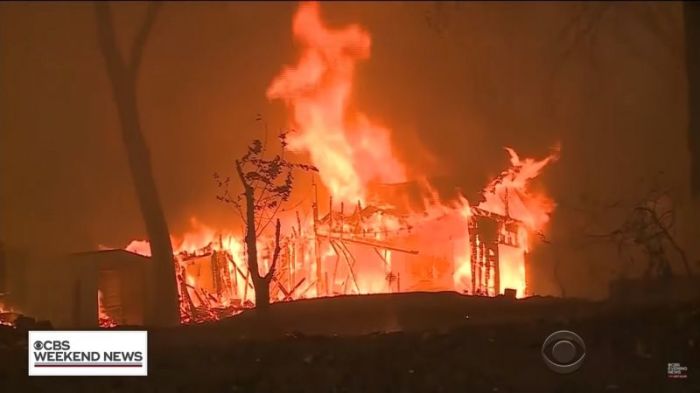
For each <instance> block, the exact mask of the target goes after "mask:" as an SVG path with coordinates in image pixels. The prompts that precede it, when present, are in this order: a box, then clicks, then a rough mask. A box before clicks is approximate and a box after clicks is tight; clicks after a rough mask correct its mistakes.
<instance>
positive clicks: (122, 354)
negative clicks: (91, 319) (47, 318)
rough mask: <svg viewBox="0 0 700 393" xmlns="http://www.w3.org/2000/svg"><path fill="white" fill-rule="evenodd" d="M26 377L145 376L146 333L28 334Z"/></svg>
mask: <svg viewBox="0 0 700 393" xmlns="http://www.w3.org/2000/svg"><path fill="white" fill-rule="evenodd" d="M27 347H28V351H29V369H28V372H29V375H30V376H35V375H36V376H39V375H45V376H56V375H65V376H107V375H109V376H111V375H117V376H121V375H131V376H133V375H136V376H146V375H148V332H146V331H30V332H29V338H28V345H27Z"/></svg>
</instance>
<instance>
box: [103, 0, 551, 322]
mask: <svg viewBox="0 0 700 393" xmlns="http://www.w3.org/2000/svg"><path fill="white" fill-rule="evenodd" d="M293 33H294V37H295V39H296V40H297V41H298V43H299V44H300V45H301V54H300V58H299V60H298V62H297V64H296V65H295V66H290V67H286V68H285V69H284V70H283V71H282V72H281V73H280V74H279V75H278V76H277V77H276V78H275V79H274V80H273V81H272V83H271V85H270V87H269V89H268V90H267V97H268V98H269V99H282V100H283V101H284V102H285V103H286V104H287V106H288V107H289V109H290V111H291V115H292V116H291V117H292V119H291V122H292V123H293V126H294V129H295V130H296V132H294V133H292V134H290V135H289V136H288V142H289V144H288V146H287V148H288V149H290V150H292V151H296V152H305V153H308V155H309V158H310V160H311V162H312V164H313V165H314V166H316V167H317V168H318V169H319V175H320V178H321V181H322V182H323V185H324V186H325V187H326V188H327V189H328V190H329V192H330V195H331V196H332V203H331V202H330V201H329V203H328V205H327V206H329V207H330V209H329V211H328V212H327V213H326V214H321V213H319V212H317V211H314V217H313V218H311V219H306V220H301V219H297V221H296V222H294V223H289V222H287V223H285V224H284V228H285V231H284V232H285V234H284V235H283V239H282V240H281V243H282V244H281V248H282V254H283V255H282V257H281V261H282V262H280V263H279V264H278V266H277V270H276V274H275V276H274V280H273V281H272V285H271V288H270V298H271V300H272V301H288V300H296V299H302V298H309V297H319V296H335V295H345V294H360V293H383V292H386V293H391V292H406V291H444V290H454V291H458V292H460V293H469V294H478V295H488V296H495V295H497V294H500V293H503V291H504V290H505V289H506V288H513V289H516V290H517V296H518V297H523V296H525V295H526V294H527V293H526V291H527V289H528V288H526V282H527V280H526V276H527V269H526V263H525V256H526V254H527V252H528V247H530V246H531V245H530V244H528V236H527V234H528V233H531V232H539V231H542V230H544V228H545V226H546V224H547V223H548V221H549V218H550V215H551V213H552V212H553V210H554V208H555V204H554V202H553V201H552V200H551V199H550V198H549V197H547V196H546V195H544V194H542V193H537V192H533V191H532V190H531V189H530V182H531V180H532V179H534V178H536V177H537V176H538V175H539V174H540V172H541V171H542V170H543V168H544V167H545V166H547V165H548V164H549V163H551V162H553V161H555V160H556V159H557V157H558V149H557V151H555V153H553V154H552V155H550V156H548V157H546V158H544V159H542V160H535V159H531V158H525V159H521V158H520V157H519V156H518V155H517V154H516V152H515V151H514V150H513V149H510V148H507V149H506V150H507V152H508V154H509V155H510V164H511V166H510V167H509V168H508V169H506V170H505V171H503V172H502V173H501V174H500V175H499V176H497V177H496V178H495V179H493V180H492V181H491V182H490V183H489V184H488V185H487V187H486V188H485V189H484V191H483V201H482V202H481V203H479V204H478V205H476V206H475V205H470V203H469V202H468V201H467V200H466V199H465V198H464V197H463V196H461V195H459V196H457V197H456V198H453V200H452V201H449V202H446V201H441V200H440V198H439V197H438V194H437V192H435V191H434V190H433V189H432V187H431V186H430V184H427V183H426V182H422V183H415V184H416V185H417V188H418V189H419V190H420V191H419V193H420V194H421V196H419V197H418V199H421V198H422V203H421V206H420V207H418V206H413V205H410V204H409V205H410V206H409V205H406V206H403V205H405V203H404V202H405V200H409V199H411V198H409V194H410V193H411V192H409V191H406V190H403V191H400V192H399V194H401V196H399V197H388V196H384V197H382V196H381V194H377V193H371V192H370V190H369V187H370V184H375V183H397V182H405V180H406V179H405V170H404V167H403V165H402V164H401V163H400V162H399V160H398V159H397V158H396V157H395V156H394V154H393V150H392V146H391V142H390V140H391V138H390V132H389V130H388V129H386V128H383V127H381V126H378V125H376V124H375V123H373V122H372V121H371V120H370V119H369V118H368V117H367V116H366V115H364V114H362V113H360V112H357V111H353V110H351V109H350V108H351V105H350V104H351V103H350V96H351V92H352V87H353V77H354V71H355V66H356V63H357V62H358V61H361V60H367V59H369V57H370V44H371V39H370V36H369V34H368V33H367V32H366V31H365V30H363V29H362V28H361V27H360V26H357V25H351V26H348V27H346V28H343V29H339V30H331V29H329V28H327V27H326V26H325V25H324V23H323V22H322V21H321V19H320V10H319V5H318V4H316V3H302V4H301V5H300V7H299V9H298V11H297V13H296V15H295V16H294V22H293ZM406 184H411V183H406ZM370 195H372V200H368V199H369V196H370ZM316 202H317V203H316V206H317V207H318V201H316ZM308 207H309V206H306V207H304V208H307V209H308ZM305 216H306V217H309V215H308V214H307V215H305ZM191 225H192V229H193V230H192V231H191V232H188V233H186V234H185V235H183V236H182V237H179V238H175V237H173V239H172V243H173V245H174V250H175V258H174V263H176V268H177V270H176V271H177V272H178V274H177V279H178V283H179V285H178V288H179V294H180V305H181V307H180V308H181V315H182V321H183V323H190V322H201V321H207V320H213V319H218V318H221V317H222V316H227V315H233V314H235V313H237V312H240V311H241V310H242V309H244V308H246V307H251V306H252V305H253V303H254V302H255V298H254V290H253V287H252V281H251V278H250V274H249V272H248V268H247V265H246V262H245V261H246V250H245V246H244V244H243V241H242V238H243V237H242V234H233V233H221V231H216V230H213V229H212V228H209V227H207V226H205V225H203V224H201V223H199V222H198V221H197V220H196V219H192V221H191ZM258 246H259V247H258V254H259V265H260V270H261V272H266V271H267V270H268V269H269V265H270V260H271V255H272V248H273V242H272V239H271V238H270V237H269V236H268V235H266V234H263V235H261V236H260V237H259V239H258ZM126 249H127V250H129V251H132V252H136V253H138V254H142V255H146V256H150V246H149V244H148V242H144V241H133V242H131V243H130V244H129V245H128V246H127V247H126ZM100 315H102V313H101V314H100Z"/></svg>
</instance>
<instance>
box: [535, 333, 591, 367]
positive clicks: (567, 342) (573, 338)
mask: <svg viewBox="0 0 700 393" xmlns="http://www.w3.org/2000/svg"><path fill="white" fill-rule="evenodd" d="M585 357H586V344H584V342H583V339H581V337H580V336H579V335H578V334H576V333H574V332H572V331H569V330H559V331H556V332H554V333H552V334H550V335H549V336H548V337H547V338H546V339H545V340H544V343H543V344H542V359H544V362H545V364H546V365H547V367H549V369H550V370H552V371H554V372H555V373H558V374H569V373H572V372H574V371H576V370H578V369H579V368H580V367H581V365H583V360H584V359H585Z"/></svg>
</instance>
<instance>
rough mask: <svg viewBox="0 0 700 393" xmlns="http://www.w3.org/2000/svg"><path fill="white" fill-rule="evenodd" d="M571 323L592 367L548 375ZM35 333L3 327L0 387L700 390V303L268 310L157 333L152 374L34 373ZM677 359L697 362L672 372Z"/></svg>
mask: <svg viewBox="0 0 700 393" xmlns="http://www.w3.org/2000/svg"><path fill="white" fill-rule="evenodd" d="M559 329H568V330H573V331H575V332H576V333H578V334H579V335H580V336H581V337H582V338H583V339H584V341H585V344H586V359H585V362H584V365H583V367H582V368H581V369H580V370H578V371H576V372H574V373H573V374H569V375H559V374H555V373H553V372H552V371H550V370H549V369H548V368H547V367H546V366H545V364H544V362H543V361H542V358H541V353H540V350H541V345H542V342H543V340H544V339H545V337H547V335H549V334H550V333H551V332H553V331H555V330H559ZM25 337H26V336H25V335H24V334H22V332H20V331H17V330H8V329H4V330H3V331H2V332H0V392H3V393H4V392H54V393H57V392H212V393H213V392H217V393H224V392H231V393H233V392H251V393H252V392H266V393H283V392H338V393H340V392H358V393H373V392H387V393H388V392H397V393H398V392H421V393H430V392H435V393H438V392H491V393H494V392H498V393H500V392H525V393H528V392H562V393H564V392H572V393H575V392H581V393H589V392H635V393H636V392H653V393H663V392H700V302H698V303H685V304H676V305H668V304H666V305H657V306H635V307H631V306H614V305H610V304H605V303H586V302H581V301H569V300H566V301H564V300H556V299H546V298H534V299H526V300H519V301H509V300H505V299H488V298H470V297H465V296H459V295H456V294H449V293H437V294H401V295H372V296H359V297H358V296H355V297H348V298H333V299H316V300H309V301H302V302H296V303H286V304H278V305H273V307H271V308H270V310H269V311H268V312H267V313H265V314H264V315H262V314H260V313H256V312H248V313H244V314H243V315H240V316H237V317H234V318H232V319H230V320H226V321H220V322H217V323H215V324H210V325H206V326H196V327H180V328H176V329H169V330H150V333H149V376H148V377H121V378H117V377H90V378H87V377H80V378H79V377H33V378H29V377H27V358H26V356H27V350H26V338H25ZM668 363H680V364H681V365H682V366H686V367H688V377H687V378H686V379H678V380H674V379H670V378H668V376H667V365H668Z"/></svg>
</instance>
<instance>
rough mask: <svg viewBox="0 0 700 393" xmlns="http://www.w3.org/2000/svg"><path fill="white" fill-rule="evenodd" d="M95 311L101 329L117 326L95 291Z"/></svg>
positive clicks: (98, 292)
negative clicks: (96, 311)
mask: <svg viewBox="0 0 700 393" xmlns="http://www.w3.org/2000/svg"><path fill="white" fill-rule="evenodd" d="M149 248H150V247H149ZM97 310H98V313H99V315H98V323H99V325H100V327H101V328H112V327H115V326H117V324H116V323H115V322H114V320H113V319H112V317H110V316H109V315H108V314H107V311H106V310H105V307H104V304H103V303H102V291H100V290H97Z"/></svg>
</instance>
